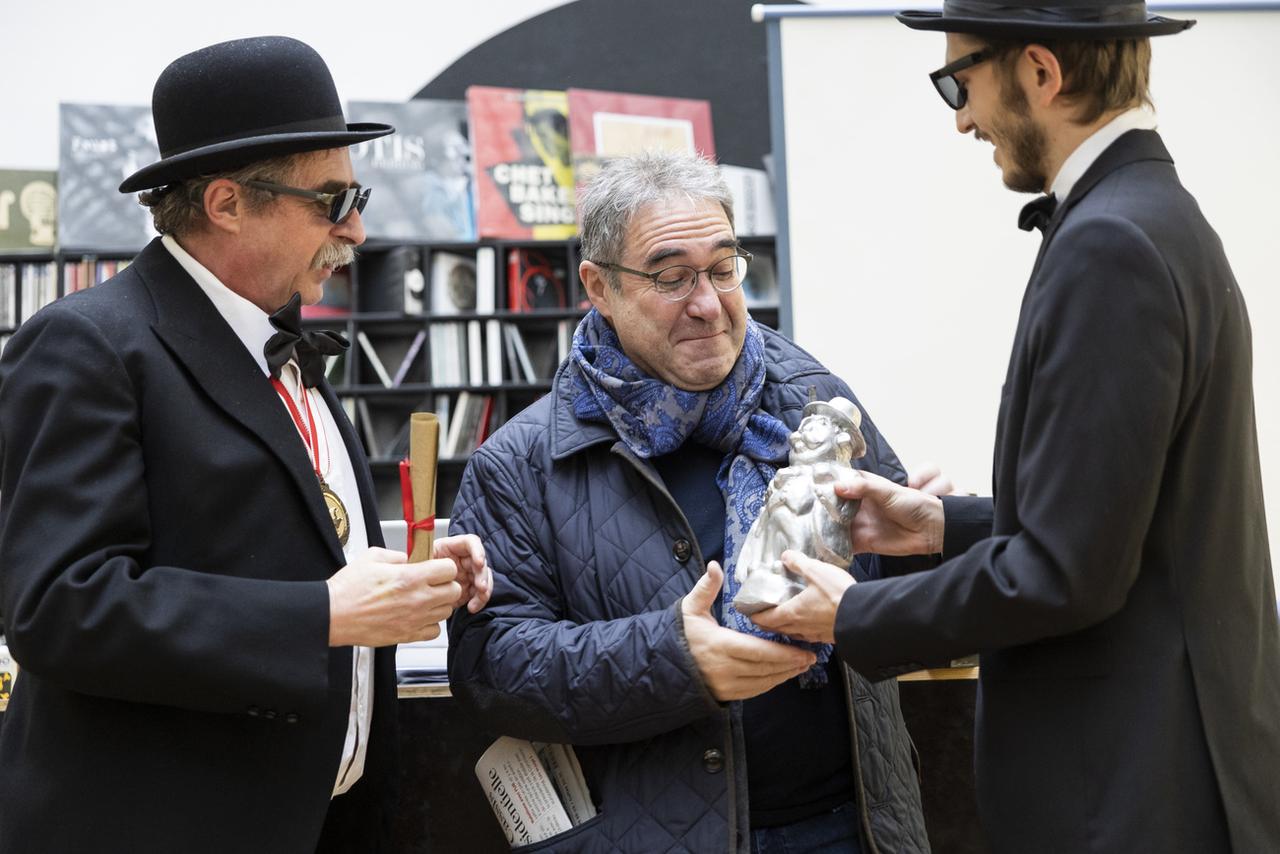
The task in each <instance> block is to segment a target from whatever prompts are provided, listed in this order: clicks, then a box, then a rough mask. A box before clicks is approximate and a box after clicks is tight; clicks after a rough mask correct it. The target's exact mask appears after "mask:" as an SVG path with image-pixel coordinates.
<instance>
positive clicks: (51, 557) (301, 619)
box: [0, 37, 492, 854]
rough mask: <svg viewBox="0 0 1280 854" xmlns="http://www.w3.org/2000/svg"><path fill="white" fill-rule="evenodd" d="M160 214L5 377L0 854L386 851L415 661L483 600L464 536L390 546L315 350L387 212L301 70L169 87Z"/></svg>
mask: <svg viewBox="0 0 1280 854" xmlns="http://www.w3.org/2000/svg"><path fill="white" fill-rule="evenodd" d="M152 111H153V115H154V118H155V125H156V132H157V138H158V140H159V143H160V150H161V153H162V158H161V160H160V161H158V162H157V163H153V164H151V165H150V166H147V167H146V168H144V169H142V170H140V171H139V172H137V173H135V174H134V175H132V176H130V177H129V178H128V179H126V180H125V182H124V183H123V184H122V185H121V188H120V189H121V191H122V192H135V191H139V190H143V191H146V192H144V193H143V194H142V196H141V202H142V204H144V205H147V206H148V207H150V209H151V211H152V215H153V217H154V220H155V223H156V228H157V230H158V231H159V232H160V233H161V234H162V235H163V237H161V238H159V239H157V240H155V241H153V242H152V243H151V244H150V245H148V246H147V247H146V248H145V249H143V250H142V252H141V253H140V254H139V255H138V257H137V258H136V259H135V261H134V262H133V263H132V264H131V265H130V266H129V267H128V268H127V269H126V270H124V271H123V272H122V273H120V274H119V275H117V276H115V277H114V278H113V279H111V280H110V281H108V282H106V283H104V284H102V285H99V286H97V287H94V288H92V289H90V290H88V291H83V292H80V293H76V294H72V295H70V296H68V297H66V298H64V299H62V300H59V301H58V302H55V303H53V304H52V305H50V306H48V307H47V308H45V309H44V310H43V311H41V312H39V313H38V314H37V315H36V316H35V317H33V318H31V319H30V320H28V321H27V322H26V323H25V324H23V326H22V328H21V329H20V330H18V332H17V333H15V334H14V336H13V338H12V339H11V340H10V342H9V344H8V346H7V347H6V349H5V351H4V355H3V359H0V446H2V458H0V461H2V468H0V473H2V479H0V492H2V493H3V496H4V500H3V503H0V609H2V610H3V613H4V615H5V622H6V625H7V626H8V629H9V643H10V648H11V650H12V652H13V655H14V658H15V659H17V660H18V661H19V662H20V663H21V665H22V668H23V669H22V674H21V676H20V677H19V679H18V680H17V682H16V684H15V686H14V691H13V695H12V698H11V700H10V703H9V708H8V712H7V714H6V716H5V719H4V727H3V730H0V850H2V851H6V852H15V854H16V852H26V851H59V852H62V851H66V852H72V851H95V852H115V851H118V852H129V854H139V852H175V851H182V852H210V854H213V852H217V854H226V852H237V854H242V852H262V854H280V852H297V854H304V852H305V854H311V852H315V851H335V852H339V851H340V852H355V851H359V852H366V851H380V850H386V848H387V845H388V841H389V838H390V833H389V829H390V819H391V814H390V806H391V803H392V795H393V791H394V785H395V777H396V764H395V758H396V754H397V744H396V728H395V721H396V707H395V665H394V654H395V644H396V643H398V642H404V641H412V640H418V639H424V638H430V637H434V636H435V635H436V634H437V633H438V628H437V623H438V622H439V621H440V620H442V619H444V618H445V617H447V616H448V615H449V614H450V613H452V611H453V609H454V608H455V607H457V606H459V605H463V604H465V605H467V606H468V607H469V608H471V609H473V610H474V609H479V608H480V607H482V606H483V605H484V603H485V602H486V601H487V599H488V595H489V591H490V590H491V585H492V581H491V577H490V575H489V572H488V569H487V568H486V566H485V562H484V550H483V548H482V547H481V544H480V541H479V540H478V539H477V538H475V537H474V536H467V537H455V538H448V539H443V540H440V541H438V542H437V543H436V550H435V555H434V559H431V560H427V561H422V562H417V563H409V562H408V561H407V558H406V557H405V555H404V554H402V553H398V552H391V551H387V550H385V549H382V548H380V546H381V545H382V538H381V534H380V531H379V527H378V517H377V512H376V507H377V505H376V502H375V500H374V494H373V488H372V481H371V478H370V474H369V469H368V464H367V462H366V461H365V459H364V457H363V456H362V454H361V451H360V448H359V444H358V441H357V439H356V436H355V433H354V431H353V430H352V427H351V424H350V422H349V421H348V420H347V419H346V417H345V415H344V414H343V410H342V407H341V406H340V405H339V402H338V400H337V398H336V397H335V396H334V393H333V389H332V388H330V386H329V385H328V384H327V382H326V381H325V378H324V368H325V356H327V355H333V354H337V353H340V352H341V351H342V350H343V349H344V348H345V347H346V346H347V345H346V342H345V341H344V340H343V339H342V338H341V337H340V336H337V335H333V334H325V333H313V332H307V331H304V330H303V329H302V328H301V324H300V321H299V316H298V315H299V307H300V305H301V304H309V303H314V302H316V301H318V300H319V299H320V297H321V291H322V289H323V287H324V282H325V280H326V279H327V278H328V276H329V275H330V274H331V273H332V272H333V270H334V268H336V267H339V266H342V265H344V264H347V263H350V261H351V260H352V256H353V252H354V248H355V247H356V246H358V245H359V244H360V243H361V242H363V240H364V229H363V226H362V225H361V221H360V211H361V210H362V209H363V208H364V206H365V204H366V203H367V201H368V199H369V195H370V193H369V190H368V189H365V188H362V187H360V185H359V184H357V183H356V182H355V180H354V176H353V174H352V168H351V161H350V158H349V157H348V153H347V146H349V145H351V144H353V143H356V142H360V141H362V140H367V139H373V138H375V137H378V136H383V135H385V134H389V133H392V131H393V129H392V128H391V127H388V126H386V125H375V124H353V125H349V124H347V122H346V120H345V119H344V118H343V115H342V109H341V105H340V103H339V100H338V96H337V91H336V89H335V87H334V83H333V80H332V78H331V77H330V74H329V70H328V68H327V67H326V66H325V63H324V61H323V60H322V59H321V58H320V56H319V55H318V54H317V53H316V52H315V51H314V50H312V49H311V48H310V47H308V46H307V45H305V44H303V43H301V42H299V41H296V40H293V39H289V38H280V37H266V38H251V39H242V40H237V41H231V42H225V43H222V44H217V45H213V46H211V47H207V48H204V49H202V50H198V51H196V52H194V53H190V54H187V55H186V56H183V57H181V58H179V59H177V60H176V61H174V62H173V63H172V64H171V65H169V66H168V68H166V69H165V70H164V72H163V73H162V74H161V75H160V78H159V80H158V82H157V83H156V87H155V92H154V96H153V101H152Z"/></svg>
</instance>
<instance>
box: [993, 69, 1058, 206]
mask: <svg viewBox="0 0 1280 854" xmlns="http://www.w3.org/2000/svg"><path fill="white" fill-rule="evenodd" d="M1000 105H1001V106H1002V107H1004V109H1005V111H1006V114H1007V116H1008V123H1007V124H1006V125H1005V126H1004V127H1001V128H1000V136H1001V137H1002V138H1003V140H1004V144H1005V147H1006V156H1007V157H1008V160H1009V163H1008V168H1007V169H1006V170H1005V175H1004V185H1005V186H1006V187H1008V188H1009V189H1010V190H1013V191H1014V192H1015V193H1042V192H1044V191H1045V184H1046V183H1048V175H1047V174H1046V173H1045V168H1044V159H1045V158H1044V155H1045V151H1046V150H1047V149H1048V147H1049V146H1048V141H1047V140H1046V139H1045V133H1044V128H1042V127H1040V125H1038V124H1036V123H1035V121H1034V120H1032V118H1031V104H1030V102H1028V100H1027V93H1026V92H1024V91H1022V88H1021V87H1020V86H1018V85H1017V83H1016V82H1015V81H1013V80H1011V79H1007V78H1006V79H1004V80H1002V81H1001V83H1000Z"/></svg>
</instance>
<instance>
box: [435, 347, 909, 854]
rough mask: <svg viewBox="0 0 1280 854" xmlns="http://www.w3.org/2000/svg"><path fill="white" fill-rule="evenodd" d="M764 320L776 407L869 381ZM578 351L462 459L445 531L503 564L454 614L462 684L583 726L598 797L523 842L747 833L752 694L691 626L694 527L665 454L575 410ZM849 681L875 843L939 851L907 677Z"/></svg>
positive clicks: (574, 727)
mask: <svg viewBox="0 0 1280 854" xmlns="http://www.w3.org/2000/svg"><path fill="white" fill-rule="evenodd" d="M762 331H763V332H764V334H765V353H766V360H767V362H768V365H769V369H768V377H767V380H766V386H765V391H764V396H763V400H762V403H761V405H762V407H763V408H764V409H765V410H767V411H769V412H771V413H773V414H774V415H775V416H777V417H778V418H780V419H781V420H782V421H784V422H786V423H787V424H788V425H789V426H792V427H794V426H795V425H796V424H798V423H799V420H800V416H801V410H802V408H803V406H804V404H805V402H806V401H807V400H808V399H809V388H810V386H813V387H815V388H816V393H817V396H818V398H819V399H823V400H827V399H830V398H832V397H834V396H836V395H843V396H845V397H848V398H850V399H854V398H853V394H852V393H851V392H850V390H849V388H848V387H847V386H846V385H845V384H844V383H843V382H841V381H840V380H838V379H837V378H835V377H834V376H832V375H831V374H830V373H829V372H827V370H826V369H825V368H823V367H822V366H821V365H820V364H818V363H817V361H815V360H814V359H813V358H812V357H811V356H809V355H808V354H807V353H805V352H804V351H802V350H800V349H799V348H798V347H796V346H795V345H794V344H792V343H791V342H789V341H788V340H786V339H785V338H783V337H782V336H781V335H778V334H777V333H773V332H771V331H770V330H767V329H764V330H762ZM567 364H568V363H566V365H567ZM566 365H562V366H561V368H560V371H559V373H558V374H557V376H556V379H555V382H554V383H553V386H552V392H551V394H549V395H547V396H546V397H544V398H542V399H541V400H540V401H538V402H537V403H535V404H534V405H533V406H531V407H529V408H528V409H526V410H525V411H524V412H521V413H520V414H519V415H517V416H516V417H515V418H513V419H512V420H511V421H510V422H508V423H507V424H506V425H505V426H503V428H502V429H501V430H499V431H498V432H497V433H495V434H494V435H493V437H492V438H490V439H489V440H488V441H487V442H486V443H485V444H484V445H483V447H481V448H480V449H479V450H478V451H476V453H475V454H473V455H472V457H471V460H470V462H469V463H468V465H467V469H466V472H465V473H464V475H463V478H462V486H461V489H460V491H459V494H458V498H457V501H456V503H455V505H454V512H453V518H452V519H451V520H450V525H449V529H450V533H464V532H465V533H474V534H478V535H479V536H480V538H481V539H482V540H484V543H485V549H486V553H487V555H488V559H489V562H490V563H491V564H492V565H493V567H494V570H495V574H496V583H495V589H494V593H493V598H492V599H491V600H490V602H489V605H488V607H487V608H485V609H484V610H483V611H481V612H480V613H479V614H474V615H472V614H467V613H465V612H464V611H459V612H457V615H456V616H455V617H454V618H453V621H452V623H451V626H450V633H449V677H450V684H451V686H452V690H453V693H454V695H455V696H456V697H458V698H459V699H460V700H461V701H462V702H464V703H466V704H468V705H469V706H470V707H471V709H472V711H473V712H474V713H475V714H476V716H477V717H478V718H479V720H480V722H481V724H482V725H483V726H485V727H486V728H487V729H489V730H490V731H492V732H493V733H495V734H502V735H512V736H516V737H520V738H526V739H530V740H535V741H554V742H562V743H568V744H572V745H574V746H575V749H576V751H577V754H578V757H579V759H580V761H581V763H582V768H583V772H584V774H585V775H586V778H587V783H588V785H589V786H590V789H591V793H592V796H593V798H594V800H595V803H596V805H597V807H598V809H599V814H598V815H597V816H596V817H595V818H593V819H591V820H590V821H588V822H586V823H585V824H582V825H580V826H578V827H575V828H574V829H573V830H571V831H569V832H567V833H564V834H561V835H559V836H556V837H554V838H553V839H551V840H548V841H546V842H543V843H540V844H538V845H535V846H530V847H528V848H525V849H521V850H528V851H565V852H568V851H572V852H614V851H618V852H636V854H654V852H691V854H709V852H726V851H727V852H748V851H749V850H750V839H749V834H748V815H749V813H748V806H747V786H746V760H745V756H744V750H743V739H742V726H741V704H740V703H728V704H721V703H719V702H717V701H716V700H715V699H714V698H713V697H712V696H711V695H710V693H708V691H707V689H706V687H705V686H704V685H703V682H702V679H701V678H700V677H699V675H698V670H697V666H696V665H695V663H694V660H693V658H692V656H691V655H690V654H689V650H688V647H687V646H686V643H685V638H684V633H683V628H682V626H681V618H680V609H679V601H680V598H681V597H682V596H684V595H685V594H686V593H687V592H688V591H689V590H690V589H691V588H692V587H693V585H694V583H695V582H696V581H697V579H698V577H699V576H700V575H701V574H702V571H703V563H702V557H701V554H700V553H699V551H698V546H697V538H696V537H695V536H694V534H693V532H692V531H691V530H690V527H689V525H688V523H687V522H686V520H685V517H684V515H683V513H682V512H681V510H680V508H679V506H678V505H677V504H676V503H675V501H674V500H673V499H672V498H671V496H670V495H669V494H668V492H667V490H666V488H665V487H664V486H663V483H662V480H661V478H660V477H659V476H658V474H657V473H656V471H655V470H654V469H653V467H652V466H651V465H649V464H648V463H647V462H646V461H645V460H641V459H638V458H636V457H635V456H633V455H632V454H631V453H630V451H629V450H628V449H627V448H626V446H625V445H623V444H622V443H621V442H620V441H619V440H618V438H617V436H616V434H615V433H614V432H613V431H612V429H610V428H609V427H608V426H607V425H602V424H588V423H583V422H580V421H578V420H577V419H576V418H575V416H574V414H573V406H572V399H573V383H572V381H571V376H570V375H569V374H568V371H569V370H571V369H570V368H568V367H566ZM862 430H863V433H864V434H865V436H866V439H867V447H868V450H867V456H866V457H864V458H863V459H862V460H860V461H858V462H859V464H860V465H861V466H862V467H865V468H868V469H871V470H874V471H877V472H879V473H880V474H883V475H885V476H887V477H892V478H893V479H895V480H897V481H899V482H902V481H904V480H905V474H904V472H903V470H902V466H901V464H900V463H899V462H898V459H897V457H896V456H895V455H894V453H893V451H892V450H891V449H890V448H889V446H888V445H887V444H886V443H885V441H884V439H883V438H882V437H881V436H880V435H879V433H878V432H877V431H876V428H875V426H874V425H873V424H872V423H871V421H870V419H865V418H864V420H863V423H862ZM691 547H692V548H691ZM844 688H845V691H846V696H847V698H848V700H849V706H850V708H851V709H853V710H854V712H855V713H854V714H851V716H850V722H851V726H852V727H853V732H854V736H855V737H854V739H853V743H854V756H853V761H854V763H855V765H854V767H855V778H856V779H857V780H858V781H859V790H858V791H857V792H856V800H857V803H858V806H859V808H860V809H861V810H862V813H863V816H864V825H869V826H870V828H871V836H872V839H871V840H864V843H863V844H864V850H865V851H867V852H868V854H870V852H886V854H887V852H894V854H903V852H916V851H928V841H927V839H926V836H925V831H924V819H923V817H922V814H921V810H920V793H919V788H918V784H917V780H916V775H915V771H914V768H913V766H912V759H911V756H912V747H911V743H910V740H909V738H908V736H907V733H906V729H905V727H904V725H903V723H902V716H901V712H900V711H899V707H898V693H897V686H896V684H895V683H894V682H892V681H888V682H880V683H876V684H871V683H868V682H866V681H865V680H863V679H862V678H861V677H860V676H858V675H856V674H855V673H853V671H851V670H847V669H846V670H845V685H844ZM779 748H780V749H785V745H780V746H779Z"/></svg>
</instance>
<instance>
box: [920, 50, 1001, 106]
mask: <svg viewBox="0 0 1280 854" xmlns="http://www.w3.org/2000/svg"><path fill="white" fill-rule="evenodd" d="M995 53H996V52H995V51H994V50H992V49H991V48H983V49H982V50H980V51H976V52H975V53H971V54H969V55H967V56H962V57H960V58H959V59H957V60H956V61H955V62H950V63H947V64H946V65H944V66H942V67H941V68H939V69H938V70H937V71H935V72H933V73H932V74H930V75H929V79H930V80H932V81H933V88H935V89H937V90H938V94H939V95H941V96H942V100H944V101H946V102H947V106H948V107H950V108H951V109H953V110H958V109H960V108H961V107H963V106H964V105H965V104H966V103H968V101H969V90H968V89H966V88H964V84H963V83H961V82H960V81H959V80H957V79H956V78H955V75H956V72H957V71H964V70H965V69H966V68H972V67H973V66H975V65H977V64H978V63H979V62H983V61H984V60H988V59H990V58H991V57H993V56H995Z"/></svg>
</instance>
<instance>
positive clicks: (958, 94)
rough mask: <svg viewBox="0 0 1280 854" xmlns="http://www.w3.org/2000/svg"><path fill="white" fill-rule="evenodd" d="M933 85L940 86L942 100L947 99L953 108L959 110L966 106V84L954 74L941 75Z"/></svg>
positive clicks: (939, 92)
mask: <svg viewBox="0 0 1280 854" xmlns="http://www.w3.org/2000/svg"><path fill="white" fill-rule="evenodd" d="M933 85H934V86H936V87H937V88H938V94H940V95H941V96H942V100H944V101H946V102H947V104H948V105H950V107H951V108H952V109H953V110H958V109H960V108H961V107H963V106H964V102H965V101H966V100H967V97H966V96H967V95H968V94H969V93H968V92H966V91H965V88H964V86H963V85H962V84H961V83H960V81H959V80H957V79H956V78H955V77H953V76H952V75H950V74H948V75H946V76H945V77H939V78H937V79H935V80H934V81H933Z"/></svg>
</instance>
